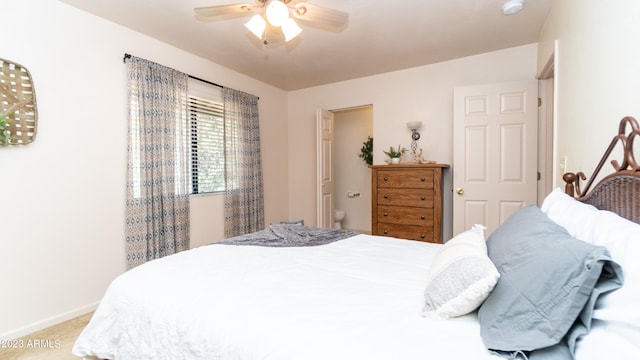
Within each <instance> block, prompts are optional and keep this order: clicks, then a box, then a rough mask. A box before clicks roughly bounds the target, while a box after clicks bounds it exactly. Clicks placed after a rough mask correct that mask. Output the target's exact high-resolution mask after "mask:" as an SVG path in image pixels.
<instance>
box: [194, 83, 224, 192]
mask: <svg viewBox="0 0 640 360" xmlns="http://www.w3.org/2000/svg"><path fill="white" fill-rule="evenodd" d="M203 86H204V85H203V84H202V83H200V84H192V83H191V82H190V83H189V122H190V129H191V133H190V134H191V189H192V193H193V194H203V193H212V192H220V191H224V189H225V183H224V168H225V167H224V123H223V120H224V104H223V102H222V94H221V91H220V89H218V88H213V87H212V86H204V87H203Z"/></svg>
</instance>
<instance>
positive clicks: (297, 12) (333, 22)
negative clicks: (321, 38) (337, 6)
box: [292, 3, 349, 31]
mask: <svg viewBox="0 0 640 360" xmlns="http://www.w3.org/2000/svg"><path fill="white" fill-rule="evenodd" d="M292 14H293V16H294V17H295V18H296V20H300V21H303V22H305V23H306V24H308V25H311V26H317V27H320V28H323V29H326V30H331V31H342V30H343V29H344V28H345V27H346V26H347V24H348V23H349V14H348V13H346V12H343V11H339V10H334V9H328V8H325V7H322V6H318V5H313V4H309V3H301V4H297V5H295V7H294V11H292Z"/></svg>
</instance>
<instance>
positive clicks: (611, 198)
mask: <svg viewBox="0 0 640 360" xmlns="http://www.w3.org/2000/svg"><path fill="white" fill-rule="evenodd" d="M628 127H630V128H631V129H629V130H628V129H627V128H628ZM638 136H640V126H639V125H638V121H637V120H636V119H634V118H633V117H630V116H627V117H625V118H623V119H622V120H620V125H619V127H618V134H617V135H616V136H615V137H614V138H613V139H612V140H611V144H610V145H609V148H607V151H606V152H605V153H604V155H603V156H602V159H600V162H599V163H598V166H597V167H596V169H595V170H594V172H593V174H592V175H591V178H590V179H589V181H588V182H587V185H586V186H585V188H584V189H581V188H580V180H586V179H587V177H586V176H585V174H584V173H583V172H578V173H566V174H564V176H563V177H562V178H563V180H564V181H565V182H566V185H565V192H566V193H567V194H568V195H569V196H573V197H575V198H576V199H577V200H579V201H582V202H584V203H587V204H591V205H593V206H595V207H597V208H598V209H601V210H609V211H613V212H615V213H617V214H618V215H620V216H622V217H624V218H626V219H629V220H631V221H633V222H636V223H640V166H639V165H638V163H637V162H636V160H635V156H634V151H633V141H634V139H635V138H636V137H638ZM618 145H620V146H622V149H623V159H622V162H618V161H617V160H615V159H614V160H611V164H612V165H613V168H614V172H613V173H611V174H609V175H607V176H605V177H604V178H603V179H602V180H600V181H599V182H598V183H597V184H596V185H595V186H594V187H593V190H591V191H589V189H590V188H591V185H592V184H593V182H594V179H596V177H597V176H598V173H599V172H600V170H601V169H602V167H603V166H604V164H605V163H606V161H607V159H609V158H610V156H611V153H612V152H613V150H614V149H615V148H616V146H618Z"/></svg>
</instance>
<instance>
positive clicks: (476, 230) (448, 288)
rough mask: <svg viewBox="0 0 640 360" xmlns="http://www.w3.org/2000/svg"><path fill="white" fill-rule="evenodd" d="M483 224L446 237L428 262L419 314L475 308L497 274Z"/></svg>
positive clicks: (435, 314) (443, 315) (459, 313)
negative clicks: (422, 304) (422, 302)
mask: <svg viewBox="0 0 640 360" xmlns="http://www.w3.org/2000/svg"><path fill="white" fill-rule="evenodd" d="M484 229H485V227H484V226H482V225H474V226H473V227H472V228H471V229H470V230H467V231H465V232H463V233H460V234H458V235H457V236H455V237H454V238H453V239H451V240H449V241H447V242H446V243H445V244H444V245H443V246H442V249H441V250H440V252H439V253H438V255H436V258H435V259H434V260H433V263H432V264H431V268H430V269H429V275H428V280H427V288H426V290H425V293H424V299H425V304H424V307H423V309H422V315H423V316H425V317H430V318H443V319H447V318H451V317H457V316H462V315H465V314H468V313H470V312H472V311H474V310H476V309H477V308H478V307H479V306H480V305H481V304H482V302H483V301H484V300H485V299H486V298H487V296H489V294H490V293H491V291H492V290H493V288H494V287H495V286H496V283H497V282H498V278H499V277H500V274H499V273H498V270H497V269H496V267H495V266H494V265H493V263H492V262H491V260H490V259H489V257H488V256H487V245H486V243H485V238H484Z"/></svg>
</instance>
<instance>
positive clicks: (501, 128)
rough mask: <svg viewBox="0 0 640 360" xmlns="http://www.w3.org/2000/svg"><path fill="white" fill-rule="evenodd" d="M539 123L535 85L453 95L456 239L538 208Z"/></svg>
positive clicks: (463, 89) (482, 88) (474, 89)
mask: <svg viewBox="0 0 640 360" xmlns="http://www.w3.org/2000/svg"><path fill="white" fill-rule="evenodd" d="M537 119H538V84H537V81H535V80H532V81H523V82H516V83H502V84H490V85H479V86H467V87H458V88H455V89H454V91H453V143H454V144H453V145H454V146H453V167H452V171H453V189H454V190H453V191H454V193H453V234H454V235H455V234H458V233H460V232H462V231H465V230H467V229H469V228H470V227H471V226H472V225H473V224H483V225H485V226H487V232H486V235H487V236H488V235H489V234H490V233H491V232H492V231H493V230H495V229H496V228H497V227H498V226H499V225H500V224H501V223H502V222H503V221H504V220H505V219H506V218H508V217H509V216H510V215H511V214H513V213H514V212H516V211H517V210H518V209H520V208H521V207H523V206H525V205H528V204H534V203H536V196H537V147H538V145H537V144H538V142H537V136H538V134H537Z"/></svg>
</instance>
